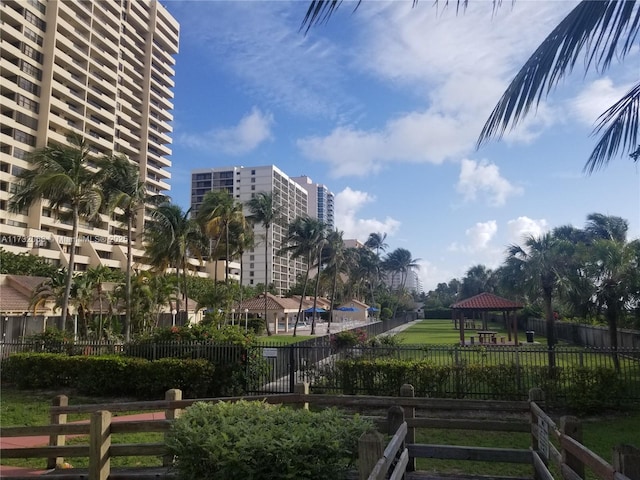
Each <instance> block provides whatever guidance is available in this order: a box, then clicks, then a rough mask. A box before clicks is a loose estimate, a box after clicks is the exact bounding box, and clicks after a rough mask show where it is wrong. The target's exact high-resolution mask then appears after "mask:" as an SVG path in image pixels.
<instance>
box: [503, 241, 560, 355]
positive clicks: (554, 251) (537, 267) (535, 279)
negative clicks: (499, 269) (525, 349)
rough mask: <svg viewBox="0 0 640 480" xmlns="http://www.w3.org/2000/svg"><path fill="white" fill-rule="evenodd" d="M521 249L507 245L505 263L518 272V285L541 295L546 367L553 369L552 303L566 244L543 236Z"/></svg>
mask: <svg viewBox="0 0 640 480" xmlns="http://www.w3.org/2000/svg"><path fill="white" fill-rule="evenodd" d="M524 245H525V246H524V248H523V247H520V246H518V245H511V246H509V247H508V249H507V253H508V257H507V260H506V262H507V263H508V264H509V265H510V270H511V271H512V272H519V274H520V281H521V282H522V284H523V285H525V286H526V288H527V289H528V290H529V291H530V292H531V293H532V294H533V295H536V294H537V293H541V294H542V301H543V304H544V312H545V317H546V321H547V346H548V347H549V367H554V366H555V355H554V353H553V348H554V346H555V344H556V343H557V341H556V332H555V318H554V315H553V307H552V300H553V295H554V293H555V292H556V291H557V290H558V288H559V287H560V285H561V282H562V281H563V280H564V279H565V278H566V276H565V275H564V273H565V270H566V269H565V268H564V260H565V259H566V257H567V256H568V255H570V254H571V250H572V248H571V246H570V244H569V243H568V242H566V241H563V240H559V239H557V238H555V237H554V236H553V235H552V234H550V233H546V234H544V235H542V236H540V237H534V236H529V237H527V238H526V240H525V243H524Z"/></svg>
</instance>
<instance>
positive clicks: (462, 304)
mask: <svg viewBox="0 0 640 480" xmlns="http://www.w3.org/2000/svg"><path fill="white" fill-rule="evenodd" d="M521 308H522V304H520V303H517V302H512V301H511V300H508V299H506V298H502V297H499V296H497V295H494V294H492V293H487V292H483V293H480V294H479V295H476V296H474V297H470V298H467V299H465V300H461V301H459V302H457V303H454V304H453V305H451V309H452V317H453V321H454V325H455V324H456V322H457V324H458V327H459V329H460V344H461V345H465V339H464V329H465V317H466V316H469V315H471V316H473V315H475V314H476V313H478V312H479V313H480V315H481V319H482V327H483V329H484V330H486V329H487V312H502V316H503V318H504V320H505V324H506V326H507V334H508V341H509V343H511V342H513V344H514V345H518V322H517V319H516V310H520V309H521ZM512 335H513V338H512Z"/></svg>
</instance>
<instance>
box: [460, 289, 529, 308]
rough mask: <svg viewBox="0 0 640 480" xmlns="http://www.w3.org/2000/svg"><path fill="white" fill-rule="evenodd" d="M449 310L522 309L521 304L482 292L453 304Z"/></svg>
mask: <svg viewBox="0 0 640 480" xmlns="http://www.w3.org/2000/svg"><path fill="white" fill-rule="evenodd" d="M451 308H453V309H456V310H517V309H519V308H522V304H520V303H516V302H512V301H511V300H507V299H506V298H502V297H499V296H497V295H494V294H492V293H487V292H483V293H480V294H479V295H475V296H473V297H471V298H467V299H465V300H461V301H459V302H457V303H454V304H453V305H451Z"/></svg>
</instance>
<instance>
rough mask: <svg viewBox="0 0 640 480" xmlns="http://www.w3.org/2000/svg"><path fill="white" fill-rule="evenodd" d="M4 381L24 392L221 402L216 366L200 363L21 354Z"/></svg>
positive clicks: (5, 365)
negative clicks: (171, 394)
mask: <svg viewBox="0 0 640 480" xmlns="http://www.w3.org/2000/svg"><path fill="white" fill-rule="evenodd" d="M1 368H2V381H3V382H7V383H10V384H14V385H15V386H17V387H18V388H24V389H49V388H51V389H57V388H60V387H69V388H74V389H77V390H78V392H79V393H83V394H87V395H97V396H115V395H117V396H132V397H136V398H141V399H147V398H152V399H157V398H162V397H163V396H164V393H165V392H166V391H167V390H169V389H171V388H180V389H181V390H182V391H183V395H184V396H185V397H186V398H197V397H209V396H217V394H218V393H217V392H215V391H214V389H213V385H214V382H213V379H214V377H215V375H214V371H215V369H214V366H213V365H212V364H211V363H210V362H208V361H206V360H201V359H196V360H192V359H184V360H183V359H178V358H163V359H160V360H156V361H153V362H151V361H149V360H145V359H141V358H129V357H123V356H117V355H109V356H81V355H78V356H68V355H65V354H56V353H18V354H15V355H11V356H10V357H8V358H6V359H4V360H3V361H2V365H1Z"/></svg>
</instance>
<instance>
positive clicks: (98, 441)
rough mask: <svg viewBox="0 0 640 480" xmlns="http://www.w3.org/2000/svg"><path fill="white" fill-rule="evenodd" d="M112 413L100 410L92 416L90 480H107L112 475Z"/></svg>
mask: <svg viewBox="0 0 640 480" xmlns="http://www.w3.org/2000/svg"><path fill="white" fill-rule="evenodd" d="M110 447H111V412H108V411H106V410H100V411H98V412H94V413H93V414H92V415H91V428H90V438H89V478H90V479H91V480H107V479H108V478H109V475H110V474H111V459H110V458H109V448H110Z"/></svg>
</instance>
